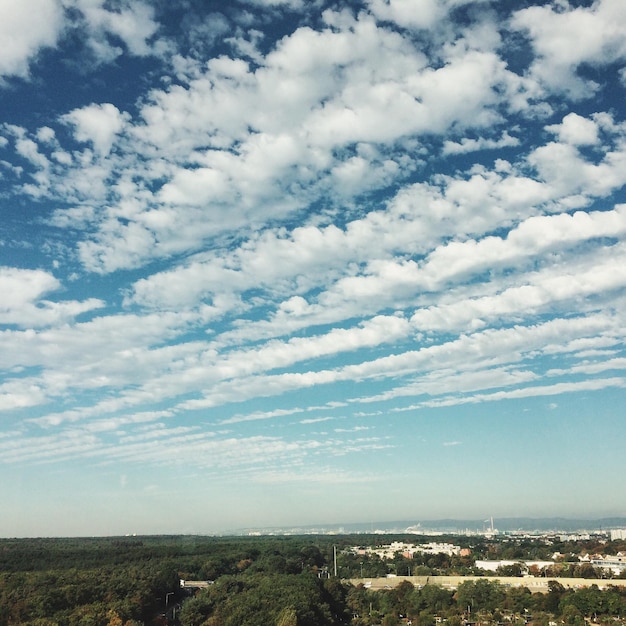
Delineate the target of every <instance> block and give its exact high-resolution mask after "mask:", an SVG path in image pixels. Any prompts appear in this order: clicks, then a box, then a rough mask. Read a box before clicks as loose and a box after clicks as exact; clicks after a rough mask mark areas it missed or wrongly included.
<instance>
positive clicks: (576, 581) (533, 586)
mask: <svg viewBox="0 0 626 626" xmlns="http://www.w3.org/2000/svg"><path fill="white" fill-rule="evenodd" d="M467 580H489V581H492V582H493V581H498V582H499V583H500V584H501V585H503V586H505V587H527V588H528V589H529V590H530V591H531V593H547V592H548V583H549V582H550V581H551V580H554V581H556V582H558V583H560V584H561V585H563V587H565V588H566V589H580V588H581V587H591V585H597V586H598V587H599V588H600V589H603V588H604V587H608V586H611V585H613V586H616V587H625V588H626V579H623V578H611V579H606V578H603V579H597V578H534V577H532V576H524V577H513V576H391V577H389V578H352V579H350V580H348V581H347V582H349V583H351V584H353V585H354V586H358V585H361V584H362V585H364V586H365V587H367V588H369V589H373V590H378V589H393V587H396V586H397V585H399V584H400V583H402V582H404V581H408V582H410V583H411V584H412V585H413V586H414V587H423V586H424V585H439V586H441V587H444V588H446V589H456V588H457V587H458V586H459V585H460V584H461V583H462V582H465V581H467Z"/></svg>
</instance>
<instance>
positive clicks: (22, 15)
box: [0, 0, 63, 77]
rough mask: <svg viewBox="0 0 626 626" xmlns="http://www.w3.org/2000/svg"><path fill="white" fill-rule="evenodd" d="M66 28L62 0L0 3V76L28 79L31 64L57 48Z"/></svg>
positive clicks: (7, 0) (13, 0)
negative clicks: (40, 56)
mask: <svg viewBox="0 0 626 626" xmlns="http://www.w3.org/2000/svg"><path fill="white" fill-rule="evenodd" d="M62 26H63V9H62V7H61V4H60V2H58V0H32V1H29V2H28V3H26V2H22V1H21V0H5V1H4V2H2V3H0V40H1V41H2V54H1V55H0V76H21V77H27V76H28V73H29V67H30V64H31V63H32V62H33V60H35V59H36V57H37V54H38V53H39V52H40V51H41V50H43V49H45V48H46V47H52V46H55V45H56V43H57V40H58V38H59V36H60V34H61V30H62Z"/></svg>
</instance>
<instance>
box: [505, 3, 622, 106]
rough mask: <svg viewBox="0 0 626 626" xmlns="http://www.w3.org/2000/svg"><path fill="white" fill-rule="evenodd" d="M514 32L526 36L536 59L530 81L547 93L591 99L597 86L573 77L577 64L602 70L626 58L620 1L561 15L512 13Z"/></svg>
mask: <svg viewBox="0 0 626 626" xmlns="http://www.w3.org/2000/svg"><path fill="white" fill-rule="evenodd" d="M512 25H513V27H514V28H516V29H519V30H524V31H526V32H528V34H529V36H530V38H531V42H532V45H533V47H534V49H535V51H536V53H537V57H538V58H537V59H536V60H535V62H534V63H533V65H532V67H531V75H532V76H534V77H536V79H537V80H539V81H540V82H541V83H542V84H543V85H545V86H546V87H547V88H548V89H554V90H558V91H561V90H563V91H566V92H569V93H570V94H571V95H572V96H573V97H577V98H583V97H588V96H589V95H591V94H592V93H593V92H594V91H595V89H596V88H597V85H595V84H594V83H593V82H591V81H589V80H584V79H583V78H581V77H580V76H579V75H578V74H577V70H578V68H579V66H580V65H581V64H583V63H589V64H591V65H602V64H606V63H613V62H615V61H616V60H618V59H622V58H624V56H626V43H625V42H626V16H625V15H624V10H623V6H622V3H621V0H596V1H595V2H594V3H593V5H592V6H590V7H576V8H571V7H570V6H569V5H568V4H567V3H566V4H565V5H564V7H563V10H558V8H557V6H556V5H544V6H531V7H528V8H525V9H521V10H520V11H517V12H516V13H514V15H513V18H512Z"/></svg>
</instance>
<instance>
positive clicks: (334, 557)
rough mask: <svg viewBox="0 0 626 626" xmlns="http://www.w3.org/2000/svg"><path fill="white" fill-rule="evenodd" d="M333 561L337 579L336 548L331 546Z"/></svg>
mask: <svg viewBox="0 0 626 626" xmlns="http://www.w3.org/2000/svg"><path fill="white" fill-rule="evenodd" d="M333 561H334V563H335V578H337V546H333Z"/></svg>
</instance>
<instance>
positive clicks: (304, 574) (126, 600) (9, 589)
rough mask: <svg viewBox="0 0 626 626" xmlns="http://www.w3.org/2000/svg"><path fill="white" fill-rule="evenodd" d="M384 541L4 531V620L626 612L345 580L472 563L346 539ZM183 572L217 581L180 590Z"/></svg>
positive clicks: (567, 601) (503, 620)
mask: <svg viewBox="0 0 626 626" xmlns="http://www.w3.org/2000/svg"><path fill="white" fill-rule="evenodd" d="M403 539H405V538H402V537H398V538H396V537H393V538H391V539H390V538H389V537H385V541H390V540H403ZM380 540H381V538H380V537H379V536H376V537H374V536H372V537H364V536H362V535H359V536H341V537H337V536H334V537H328V536H316V537H311V536H301V537H141V538H134V537H130V538H94V539H28V540H26V539H25V540H0V626H14V625H17V624H24V625H27V626H83V625H84V626H141V625H144V626H166V625H167V624H169V625H170V626H171V625H172V624H175V625H177V626H178V625H180V626H274V625H277V626H349V625H350V626H375V625H378V624H383V625H384V626H395V625H396V624H399V623H400V622H402V623H407V622H408V621H411V624H412V626H434V625H435V624H438V623H444V622H445V623H447V624H448V625H449V626H462V625H464V624H465V625H467V624H477V623H480V624H494V625H498V626H503V625H504V626H508V624H513V625H515V626H517V625H520V626H521V625H522V624H525V623H528V622H530V621H532V622H533V623H534V624H537V625H538V626H549V624H550V622H551V621H552V622H553V621H555V620H560V621H562V622H563V623H564V624H573V625H575V626H583V625H584V623H585V620H586V619H587V620H591V621H594V620H595V621H596V622H602V621H605V622H606V623H607V624H608V623H611V624H614V623H615V619H616V618H620V619H621V618H623V617H624V616H625V615H626V596H625V592H624V591H623V590H622V589H620V588H612V587H610V586H609V587H607V588H606V589H600V588H599V587H597V586H595V587H590V588H587V589H578V590H567V589H564V588H563V587H561V585H559V584H558V583H556V582H554V581H551V582H550V591H549V593H547V594H534V595H531V594H530V592H529V591H528V589H525V588H523V587H514V588H507V587H504V586H502V585H500V584H498V583H497V582H495V583H494V582H491V581H489V580H486V579H485V580H478V581H466V582H463V583H462V584H461V585H460V586H459V588H458V589H457V590H456V591H450V590H446V589H443V588H441V587H438V586H436V585H426V586H424V587H423V588H421V589H420V588H416V587H413V586H412V585H411V584H410V583H408V582H404V583H402V584H400V585H399V586H398V587H396V588H394V589H384V590H381V591H371V590H369V589H367V588H365V587H363V586H353V585H351V584H349V583H347V582H345V581H346V579H350V578H360V577H379V576H385V575H387V574H389V573H392V574H396V575H400V576H401V575H406V574H408V573H411V574H414V575H419V574H420V573H422V572H421V571H420V569H419V568H424V569H423V570H422V571H428V573H473V572H472V571H471V569H472V565H473V561H472V559H471V558H467V557H463V558H461V557H456V556H454V555H453V556H452V557H449V556H446V555H420V556H418V558H417V559H415V558H414V559H405V558H404V557H402V555H399V554H397V555H395V557H394V558H393V559H391V560H390V561H383V560H382V559H380V558H379V557H377V556H375V555H358V554H355V552H354V551H353V550H351V549H350V548H351V547H352V546H354V545H358V544H359V543H365V542H368V541H371V543H375V542H377V541H378V542H379V541H380ZM486 549H489V548H488V546H487V547H486ZM335 554H336V557H337V558H336V562H335V560H334V558H335ZM335 566H336V567H337V574H338V576H337V577H335V576H334V570H335ZM411 568H412V569H411ZM455 570H458V571H455ZM464 570H468V571H467V572H465V571H464ZM181 578H182V579H187V580H205V581H212V583H213V584H211V585H209V586H208V588H207V589H204V590H200V591H198V592H196V593H195V594H193V595H188V594H187V593H186V592H185V590H183V589H181V587H180V585H179V579H181ZM602 582H603V583H607V582H608V583H610V581H602Z"/></svg>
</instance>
